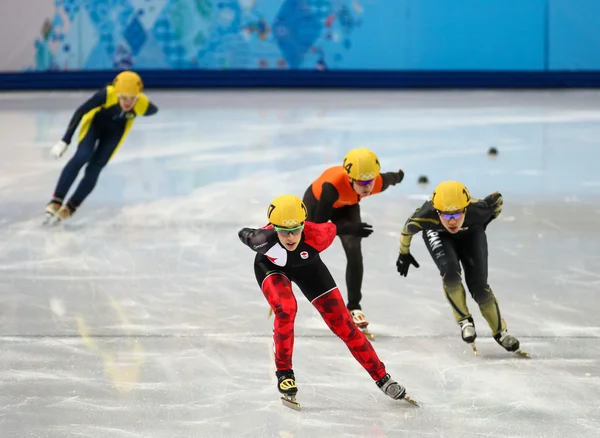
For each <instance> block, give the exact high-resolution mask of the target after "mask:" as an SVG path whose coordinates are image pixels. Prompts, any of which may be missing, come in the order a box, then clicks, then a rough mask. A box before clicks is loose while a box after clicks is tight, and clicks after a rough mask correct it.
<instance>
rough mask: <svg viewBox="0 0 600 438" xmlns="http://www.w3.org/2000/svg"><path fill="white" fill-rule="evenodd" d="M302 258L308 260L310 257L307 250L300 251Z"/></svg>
mask: <svg viewBox="0 0 600 438" xmlns="http://www.w3.org/2000/svg"><path fill="white" fill-rule="evenodd" d="M300 258H301V259H303V260H306V259H307V258H308V253H307V252H306V251H302V252H301V253H300Z"/></svg>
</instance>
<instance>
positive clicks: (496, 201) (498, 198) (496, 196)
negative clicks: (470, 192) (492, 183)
mask: <svg viewBox="0 0 600 438" xmlns="http://www.w3.org/2000/svg"><path fill="white" fill-rule="evenodd" d="M483 202H485V205H487V206H488V207H494V208H496V207H498V206H500V207H502V204H503V200H502V194H501V193H500V192H494V193H492V194H491V195H487V196H486V197H485V198H484V199H483Z"/></svg>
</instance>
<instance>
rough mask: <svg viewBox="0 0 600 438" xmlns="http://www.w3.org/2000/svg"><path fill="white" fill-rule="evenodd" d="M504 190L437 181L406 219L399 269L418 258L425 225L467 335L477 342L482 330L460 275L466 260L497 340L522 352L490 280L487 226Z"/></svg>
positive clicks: (476, 296) (475, 296) (478, 300)
mask: <svg viewBox="0 0 600 438" xmlns="http://www.w3.org/2000/svg"><path fill="white" fill-rule="evenodd" d="M502 204H503V200H502V195H501V194H500V193H498V192H495V193H492V194H491V195H489V196H487V197H486V198H484V199H482V200H480V199H474V198H471V195H470V194H469V191H468V190H467V188H466V187H465V186H464V185H463V184H461V183H460V182H458V181H445V182H443V183H441V184H440V185H438V186H437V187H436V188H435V190H434V192H433V196H432V198H431V200H430V201H427V202H425V203H424V204H423V206H422V207H421V208H418V209H417V210H416V211H415V213H414V214H413V215H412V216H411V217H410V218H409V219H408V220H407V221H406V224H405V225H404V228H403V229H402V236H401V239H400V255H399V256H398V260H397V262H396V265H397V268H398V272H399V273H400V275H401V276H404V277H406V275H407V274H408V268H409V267H410V265H411V264H412V265H414V266H415V267H417V268H418V267H419V264H418V263H417V261H416V260H415V258H414V257H413V256H412V254H411V253H410V243H411V239H412V236H413V235H414V234H416V233H418V232H419V231H423V240H424V241H425V246H426V247H427V249H428V250H429V253H430V254H431V257H432V258H433V260H434V262H435V264H436V265H437V267H438V269H439V271H440V274H441V276H442V282H443V287H444V293H445V295H446V299H447V300H448V302H449V303H450V306H451V308H452V311H453V313H454V318H455V319H456V322H457V323H458V325H459V327H460V329H461V334H462V339H463V340H464V341H465V342H467V343H468V344H470V345H471V346H472V347H473V351H474V352H475V354H477V349H476V347H475V344H474V342H475V339H476V337H477V333H476V331H475V325H474V323H473V318H472V316H471V313H470V312H469V309H468V307H467V302H466V293H465V288H464V286H463V283H462V277H461V266H460V265H461V264H462V267H463V269H464V273H465V281H466V283H467V287H468V289H469V292H470V293H471V296H472V297H473V299H474V300H475V302H476V303H477V304H478V305H479V309H480V311H481V314H482V315H483V317H484V318H485V320H486V321H487V323H488V325H489V326H490V329H491V330H492V335H493V337H494V339H495V340H496V342H497V343H498V344H500V345H501V346H502V347H504V348H505V349H506V350H507V351H510V352H517V353H519V354H521V355H523V356H525V357H528V355H527V353H525V352H523V351H521V350H520V349H519V347H520V345H519V341H518V340H517V339H516V338H515V337H514V336H512V335H510V334H508V332H507V330H506V323H505V321H504V319H503V318H502V316H501V313H500V307H499V306H498V301H497V300H496V297H495V296H494V293H493V292H492V289H491V288H490V286H489V284H488V244H487V236H486V228H487V226H488V225H489V224H490V222H491V221H493V220H494V219H496V218H497V217H498V215H500V213H501V211H502Z"/></svg>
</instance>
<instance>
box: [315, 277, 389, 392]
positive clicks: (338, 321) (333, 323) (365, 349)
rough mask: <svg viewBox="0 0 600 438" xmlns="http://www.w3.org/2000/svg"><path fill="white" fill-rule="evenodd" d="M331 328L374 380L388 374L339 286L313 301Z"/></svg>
mask: <svg viewBox="0 0 600 438" xmlns="http://www.w3.org/2000/svg"><path fill="white" fill-rule="evenodd" d="M312 305H313V306H314V307H315V308H316V309H317V310H318V311H319V313H320V314H321V317H322V318H323V320H324V321H325V323H326V324H327V326H328V327H329V329H330V330H331V331H332V332H333V333H334V334H335V335H337V336H338V337H339V338H340V339H341V340H342V341H344V343H345V344H346V346H347V347H348V349H349V350H350V353H352V356H354V358H355V359H356V360H357V361H358V363H360V364H361V365H362V367H363V368H364V369H365V370H366V371H367V372H368V373H369V375H370V376H371V378H372V379H373V380H376V381H378V380H380V379H382V378H383V377H384V376H385V375H386V371H385V365H384V364H383V362H381V361H380V360H379V357H378V356H377V353H376V352H375V349H374V348H373V345H372V344H371V343H370V342H369V340H368V339H367V337H366V336H365V334H364V333H363V332H361V331H360V330H359V329H358V328H357V327H356V325H355V324H354V322H353V321H352V319H351V317H350V314H349V313H348V310H347V309H346V306H345V305H344V300H343V299H342V295H341V294H340V291H339V290H338V288H337V287H335V288H333V289H332V290H330V291H328V292H326V293H324V294H322V295H321V296H319V297H317V298H315V299H314V300H313V301H312Z"/></svg>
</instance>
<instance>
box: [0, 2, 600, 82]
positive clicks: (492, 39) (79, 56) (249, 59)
mask: <svg viewBox="0 0 600 438" xmlns="http://www.w3.org/2000/svg"><path fill="white" fill-rule="evenodd" d="M598 14H600V0H577V1H574V0H526V1H524V0H12V1H11V0H3V1H0V16H1V17H2V19H3V20H4V23H3V26H0V37H1V38H0V68H2V69H3V70H4V71H9V70H11V71H22V70H34V71H65V70H71V71H73V70H120V69H126V68H134V69H146V70H148V69H152V70H159V71H160V70H163V69H164V70H172V69H178V70H190V69H205V70H225V69H231V70H239V69H269V70H286V69H302V70H338V71H340V70H383V71H401V70H417V71H427V70H441V71H451V70H467V71H475V70H492V71H507V70H512V71H514V70H516V71H545V70H568V71H574V70H599V69H600V56H598V55H597V54H598V53H599V50H600V26H598V25H597V19H596V17H598ZM42 22H43V24H42ZM40 24H42V30H41V33H40V31H39V30H38V29H39V26H40ZM35 35H40V36H39V37H38V38H35Z"/></svg>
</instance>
